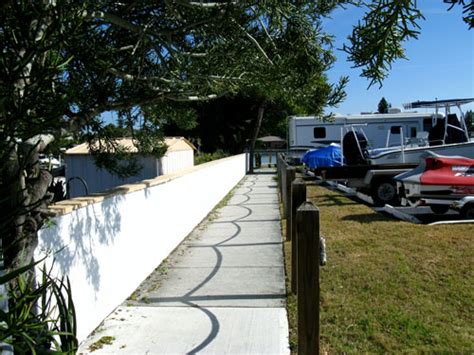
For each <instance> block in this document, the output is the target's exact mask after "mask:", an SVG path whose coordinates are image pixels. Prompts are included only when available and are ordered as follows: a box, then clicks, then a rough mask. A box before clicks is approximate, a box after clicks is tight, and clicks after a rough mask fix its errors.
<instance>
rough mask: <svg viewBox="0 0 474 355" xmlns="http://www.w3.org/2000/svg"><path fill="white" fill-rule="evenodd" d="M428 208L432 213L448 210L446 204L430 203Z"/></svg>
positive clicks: (443, 212)
mask: <svg viewBox="0 0 474 355" xmlns="http://www.w3.org/2000/svg"><path fill="white" fill-rule="evenodd" d="M430 208H431V211H432V212H433V213H434V214H445V213H446V212H448V210H449V206H448V205H430Z"/></svg>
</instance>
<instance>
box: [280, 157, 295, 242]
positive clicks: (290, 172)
mask: <svg viewBox="0 0 474 355" xmlns="http://www.w3.org/2000/svg"><path fill="white" fill-rule="evenodd" d="M285 175H286V178H285V180H286V185H285V186H284V187H283V188H284V189H285V204H284V206H285V217H286V240H290V238H291V224H290V218H291V217H290V216H291V208H292V207H291V184H292V183H293V180H294V179H295V176H296V168H295V167H293V166H289V167H287V168H286V169H285Z"/></svg>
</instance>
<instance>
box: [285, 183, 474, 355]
mask: <svg viewBox="0 0 474 355" xmlns="http://www.w3.org/2000/svg"><path fill="white" fill-rule="evenodd" d="M308 199H309V200H310V201H311V202H313V203H314V204H315V206H317V207H318V208H319V209H320V215H321V233H322V234H323V235H324V236H325V237H326V248H327V255H328V263H327V265H326V266H324V267H322V268H321V273H320V282H321V301H320V302H321V303H320V312H321V315H320V318H321V322H320V326H321V330H320V332H321V351H322V352H329V353H342V352H349V353H359V352H371V353H385V352H392V353H393V352H413V351H415V352H430V353H431V352H450V353H472V352H473V351H474V277H473V276H474V272H473V266H474V226H473V225H472V224H458V225H438V226H425V225H413V224H410V223H406V222H401V221H397V220H394V219H392V218H390V217H386V216H384V215H382V214H378V213H376V212H374V211H373V210H372V209H370V208H369V207H367V206H365V205H362V204H359V203H356V202H354V201H352V200H350V199H348V198H346V197H344V196H342V195H340V194H339V193H337V192H334V191H331V190H328V189H326V188H324V187H319V186H308ZM283 230H285V229H284V228H283ZM286 244H288V243H286ZM285 250H286V259H287V260H289V256H290V255H289V245H285ZM287 265H288V263H287ZM287 271H288V270H287ZM287 274H288V275H289V273H288V272H287ZM288 309H289V318H290V327H291V333H290V342H291V344H292V346H293V349H295V346H296V314H295V313H296V304H295V299H294V297H290V298H289V305H288Z"/></svg>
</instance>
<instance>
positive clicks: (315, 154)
mask: <svg viewBox="0 0 474 355" xmlns="http://www.w3.org/2000/svg"><path fill="white" fill-rule="evenodd" d="M341 156H342V154H341V146H340V145H339V144H335V143H332V144H330V145H328V146H327V147H324V148H319V149H311V150H308V151H307V152H306V153H305V154H304V155H303V157H302V158H301V161H302V162H303V163H305V164H306V165H307V166H308V167H309V168H310V169H316V168H321V167H329V166H341Z"/></svg>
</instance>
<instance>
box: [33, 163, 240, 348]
mask: <svg viewBox="0 0 474 355" xmlns="http://www.w3.org/2000/svg"><path fill="white" fill-rule="evenodd" d="M245 173H246V156H245V155H244V154H242V155H238V156H234V157H230V158H225V159H221V160H219V161H215V162H211V163H207V164H203V165H200V166H196V167H193V168H190V169H188V170H186V173H183V174H176V176H171V177H170V178H167V179H164V177H161V178H157V179H155V180H148V181H147V180H145V181H144V182H143V183H144V185H143V188H141V189H137V187H139V186H137V185H134V188H133V189H134V190H136V191H133V192H128V193H124V194H116V195H113V196H110V197H107V198H105V199H103V200H102V201H100V202H96V203H89V204H87V205H86V206H84V207H80V208H77V209H75V210H73V211H72V212H70V213H67V214H65V215H62V216H58V217H55V218H54V223H55V226H53V227H50V228H46V229H43V230H41V232H40V238H39V247H38V248H37V257H40V256H41V255H42V250H52V251H54V250H59V249H61V248H62V247H65V249H64V250H62V251H60V252H59V253H57V255H56V257H55V258H56V261H55V263H56V267H57V269H58V272H59V273H60V274H63V275H68V276H69V278H70V281H71V285H72V292H73V297H74V303H75V307H76V312H77V321H78V338H79V341H81V340H83V339H85V338H86V336H87V335H88V334H89V333H90V332H91V331H92V330H94V329H95V328H96V327H97V326H98V325H99V324H100V322H101V321H102V320H103V319H104V318H105V317H106V316H107V315H108V314H109V313H110V312H112V311H113V310H114V309H115V307H117V306H118V305H119V304H120V303H122V302H123V301H124V300H125V299H126V298H127V297H128V296H130V294H131V293H132V292H133V291H134V290H135V289H136V287H137V286H138V285H139V284H140V283H141V281H143V280H144V279H145V278H146V277H147V276H148V275H149V274H150V273H151V272H152V271H153V270H154V269H155V268H156V267H157V266H158V265H159V264H160V263H161V262H162V261H163V260H164V259H165V258H166V257H167V256H168V255H169V253H170V252H171V251H172V250H173V249H174V248H175V247H176V246H177V245H178V244H179V243H180V242H181V241H182V240H183V238H184V237H186V236H187V235H188V234H189V233H190V232H191V231H192V230H193V228H194V227H195V226H197V225H198V224H199V222H201V220H202V219H203V218H204V217H205V216H206V215H207V214H208V213H209V212H210V211H211V210H212V209H213V208H214V206H215V205H216V204H217V203H218V202H219V201H220V200H221V199H222V198H223V197H224V196H225V195H226V194H227V193H228V192H229V191H230V190H231V189H232V188H233V187H234V186H235V185H236V184H237V183H238V182H239V181H240V180H241V179H242V178H243V177H244V175H245ZM158 180H159V181H160V182H161V181H165V182H163V183H158V184H157V181H158ZM145 184H147V185H148V187H145ZM124 189H125V188H124ZM78 200H80V199H78ZM70 201H72V202H74V199H73V200H70ZM81 201H83V202H84V200H81ZM72 202H71V203H72ZM67 203H68V202H65V203H64V205H65V206H66V205H67Z"/></svg>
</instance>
